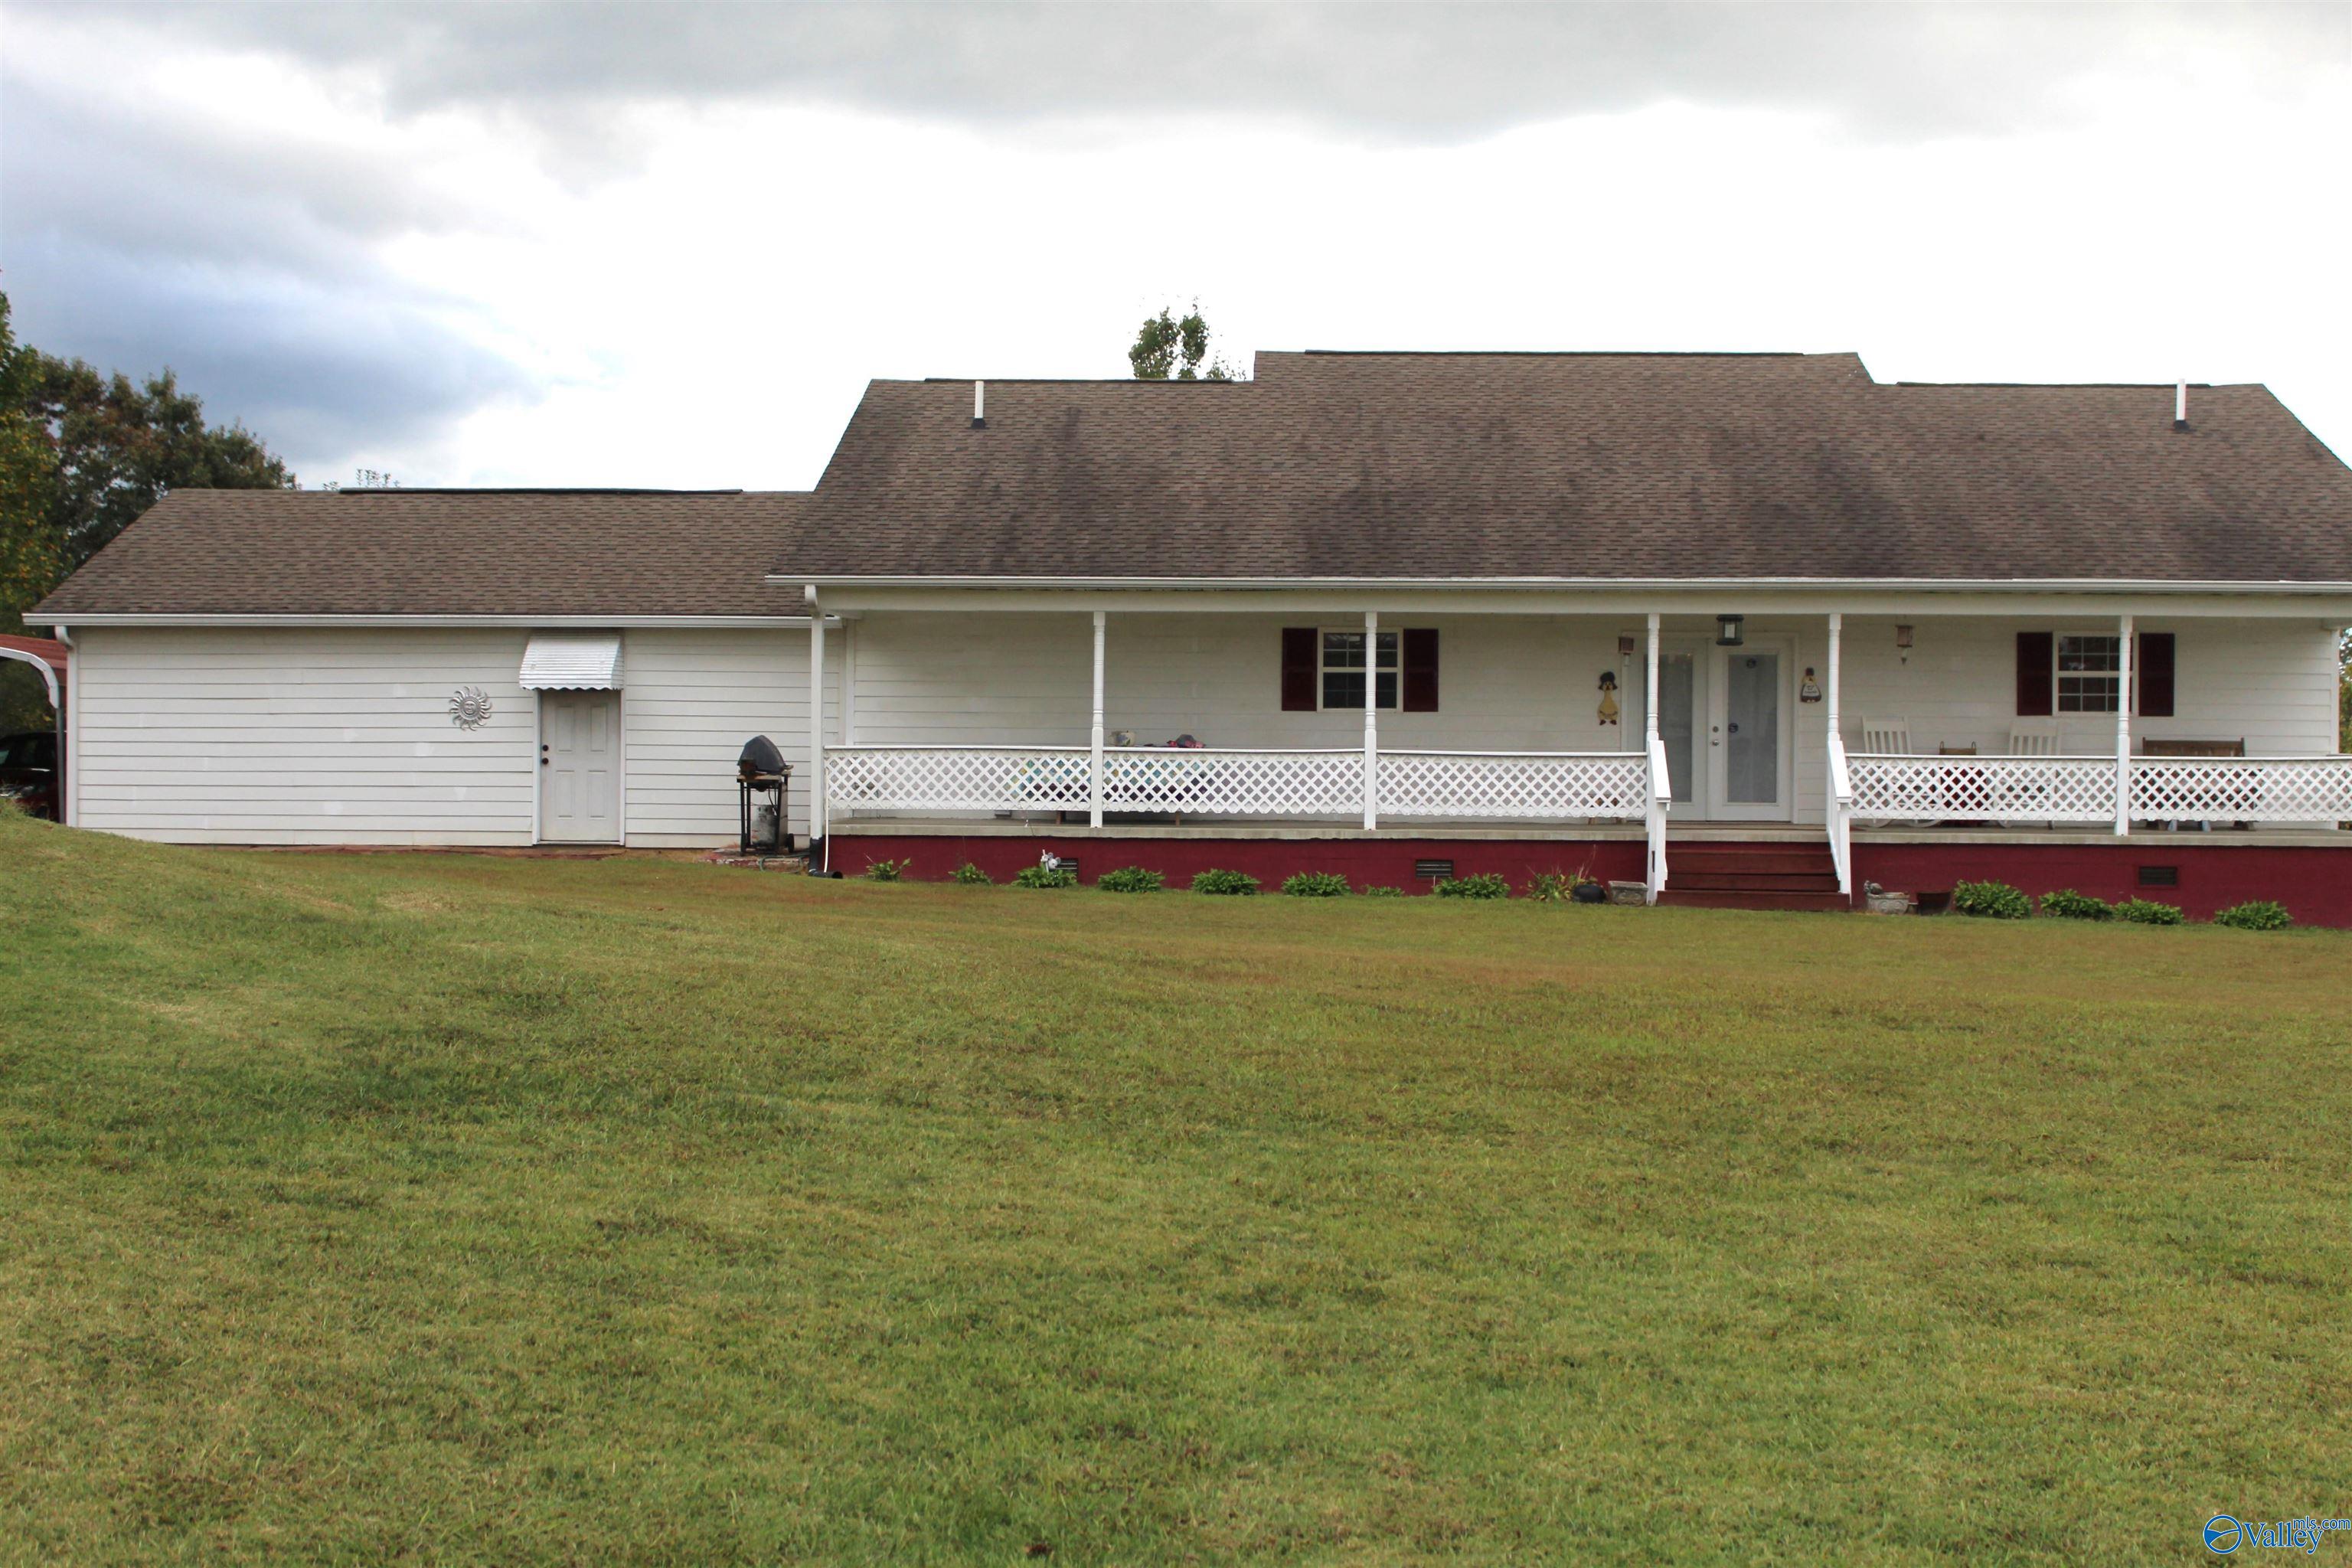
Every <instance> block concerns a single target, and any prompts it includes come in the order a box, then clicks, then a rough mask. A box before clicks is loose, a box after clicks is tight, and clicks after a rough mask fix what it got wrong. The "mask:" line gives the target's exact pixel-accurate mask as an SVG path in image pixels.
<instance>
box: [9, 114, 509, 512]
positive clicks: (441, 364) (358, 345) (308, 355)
mask: <svg viewBox="0 0 2352 1568" xmlns="http://www.w3.org/2000/svg"><path fill="white" fill-rule="evenodd" d="M0 195H5V208H0V211H4V212H5V220H6V221H5V229H0V266H5V273H0V287H5V288H6V289H7V290H8V293H9V297H10V301H11V304H12V305H13V306H14V309H15V314H16V329H17V331H18V334H19V335H20V336H21V337H22V338H23V339H24V340H25V341H26V342H31V343H34V344H37V346H39V347H41V348H43V349H46V350H47V351H49V352H50V353H58V354H63V355H67V356H69V357H75V358H81V359H87V360H89V361H90V362H91V363H94V364H97V365H99V366H100V368H102V369H107V370H121V371H125V372H127V373H129V374H133V375H145V374H152V373H153V372H155V371H158V370H161V369H163V367H165V366H166V365H168V366H170V367H171V368H172V369H173V370H175V371H177V372H178V373H179V374H180V376H181V380H182V383H183V384H184V385H185V386H187V387H188V388H189V389H190V390H192V391H194V392H195V393H197V394H198V395H201V396H202V397H203V398H204V399H205V410H206V413H207V414H208V415H210V416H212V417H214V418H216V419H224V420H225V419H238V420H242V421H243V422H245V423H246V424H247V426H251V427H252V428H254V429H256V430H257V431H258V432H260V433H261V434H262V436H263V437H264V438H265V439H267V440H268V442H269V443H270V445H271V447H273V448H274V449H276V450H277V451H278V452H279V453H280V454H281V455H283V456H285V457H287V458H289V461H291V462H292V463H293V464H294V465H295V467H296V468H297V470H298V471H302V470H305V469H310V470H313V471H315V470H317V469H318V468H320V465H321V463H322V462H324V461H325V460H327V458H329V456H330V455H331V456H332V457H333V458H334V459H335V460H337V461H338V462H340V458H341V455H342V454H344V453H346V452H349V451H352V450H353V449H355V448H356V449H360V450H366V449H369V448H371V447H374V446H376V445H378V444H391V443H394V442H397V441H399V440H402V439H404V438H405V437H410V436H415V435H423V434H425V433H427V432H430V431H432V430H433V429H435V428H436V427H437V426H440V425H441V424H443V423H444V422H445V421H446V420H447V419H448V418H450V417H452V416H457V415H461V414H463V413H465V412H467V411H468V410H470V409H473V408H476V407H478V406H480V405H483V404H484V403H486V402H488V401H491V400H493V399H498V398H504V397H529V396H532V395H536V394H537V393H538V392H539V391H540V388H539V386H538V385H537V384H536V381H535V378H534V377H533V376H531V375H530V374H527V373H526V372H525V371H523V370H522V369H521V368H520V367H519V366H517V365H514V364H512V363H509V362H508V361H506V360H505V359H503V358H501V357H500V356H499V355H498V354H496V353H490V352H488V351H487V350H485V349H483V348H481V347H480V346H479V345H478V342H476V341H475V340H474V339H473V338H472V337H471V336H470V335H469V334H467V332H466V331H462V330H460V327H459V325H458V324H457V323H458V321H459V320H460V319H461V316H460V312H461V310H462V307H461V306H460V305H458V304H457V302H456V301H452V300H443V299H437V298H435V297H433V296H431V295H429V294H426V293H424V292H421V291H419V290H418V289H415V287H414V286H412V285H409V284H406V283H404V282H403V281H401V280H399V279H394V278H392V277H390V276H388V275H387V274H386V272H385V270H384V269H383V267H382V266H381V265H380V264H379V263H378V262H377V261H376V259H375V257H374V252H373V243H374V242H376V241H379V240H382V239H384V238H387V237H392V236H394V235H398V234H403V233H411V232H418V231H427V232H432V231H448V230H452V229H459V228H480V227H485V226H496V222H497V220H496V217H495V215H492V214H488V213H482V212H478V211H472V210H469V209H467V207H465V206H464V205H462V204H459V203H454V202H452V201H451V200H449V199H447V198H446V196H444V195H440V194H438V193H434V192H429V191H427V190H425V188H424V187H423V186H421V185H420V184H418V182H417V181H416V180H415V179H414V178H413V177H412V176H411V175H410V174H409V172H408V171H407V170H406V169H404V167H403V166H402V165H401V164H400V163H399V162H398V160H397V159H396V158H394V157H393V156H391V155H390V154H386V153H360V152H354V151H351V150H348V149H334V148H328V147H324V146H321V145H317V144H304V143H300V142H282V141H270V142H264V141H261V140H259V139H257V138H256V137H254V136H253V135H252V134H251V133H250V132H246V131H243V130H240V129H237V128H236V127H234V126H231V125H228V124H226V123H223V122H217V121H209V120H205V119H202V118H199V117H195V116H193V115H191V114H189V113H188V112H187V111H185V110H166V109H163V108H159V107H155V106H151V105H143V104H140V103H137V102H124V101H121V100H115V101H112V102H108V101H105V100H98V99H95V98H93V97H83V96H79V95H77V96H61V95H59V94H57V93H54V92H51V91H49V90H47V89H46V88H45V87H43V86H42V85H41V84H40V83H38V82H37V81H32V80H27V79H22V78H20V77H16V78H12V79H9V80H8V82H7V87H6V95H5V120H0ZM316 477H324V478H331V477H334V476H333V475H331V474H324V475H316Z"/></svg>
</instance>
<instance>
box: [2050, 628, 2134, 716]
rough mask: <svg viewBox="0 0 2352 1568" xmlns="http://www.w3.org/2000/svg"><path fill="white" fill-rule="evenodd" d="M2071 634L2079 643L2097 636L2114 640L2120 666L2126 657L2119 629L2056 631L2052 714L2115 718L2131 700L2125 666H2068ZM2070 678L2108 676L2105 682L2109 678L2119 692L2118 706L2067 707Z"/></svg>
mask: <svg viewBox="0 0 2352 1568" xmlns="http://www.w3.org/2000/svg"><path fill="white" fill-rule="evenodd" d="M2070 637H2071V638H2073V639H2074V640H2075V641H2077V642H2084V641H2090V640H2094V639H2095V640H2097V641H2100V642H2107V643H2113V644H2115V645H2116V662H2117V663H2118V665H2120V664H2121V662H2122V658H2123V638H2122V637H2121V636H2119V635H2118V634H2117V633H2116V632H2114V631H2112V630H2109V631H2065V630H2059V631H2055V632H2053V633H2052V635H2051V637H2050V713H2051V716H2052V717H2053V718H2058V719H2063V718H2067V717H2070V716H2072V717H2075V718H2095V719H2096V718H2112V717H2114V716H2115V715H2116V713H2118V712H2120V711H2121V710H2122V708H2123V704H2124V703H2125V702H2126V700H2128V694H2127V693H2126V691H2125V690H2124V681H2123V671H2122V670H2121V668H2116V669H2076V670H2069V669H2068V668H2066V666H2065V658H2066V654H2065V648H2066V642H2067V639H2068V638H2070ZM2135 673H2137V672H2135ZM2070 678H2071V679H2074V680H2077V681H2081V680H2085V679H2091V680H2098V679H2104V680H2105V681H2106V682H2108V683H2109V684H2111V685H2113V686H2114V688H2115V691H2116V706H2115V707H2113V708H2069V707H2067V706H2066V687H2065V682H2066V681H2067V680H2068V679H2070ZM2133 706H2134V707H2137V706H2138V705H2137V703H2134V704H2133Z"/></svg>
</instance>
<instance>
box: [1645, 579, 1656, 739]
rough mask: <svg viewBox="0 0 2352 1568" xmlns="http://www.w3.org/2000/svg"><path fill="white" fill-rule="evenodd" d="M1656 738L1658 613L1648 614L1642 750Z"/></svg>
mask: <svg viewBox="0 0 2352 1568" xmlns="http://www.w3.org/2000/svg"><path fill="white" fill-rule="evenodd" d="M1657 738H1658V613H1657V612H1656V611H1655V610H1653V611H1651V612H1650V663H1649V668H1648V673H1647V674H1645V675H1644V676H1643V678H1642V749H1643V751H1644V752H1647V751H1649V750H1651V749H1652V748H1651V742H1654V741H1655V740H1656V739H1657Z"/></svg>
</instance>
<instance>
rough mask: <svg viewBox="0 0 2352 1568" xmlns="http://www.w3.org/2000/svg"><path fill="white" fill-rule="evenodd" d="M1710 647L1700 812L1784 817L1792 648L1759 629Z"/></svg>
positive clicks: (1726, 817)
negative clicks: (1740, 641) (1739, 641)
mask: <svg viewBox="0 0 2352 1568" xmlns="http://www.w3.org/2000/svg"><path fill="white" fill-rule="evenodd" d="M1709 652H1710V653H1711V654H1712V656H1713V657H1712V658H1711V659H1710V660H1709V667H1708V675H1709V677H1710V679H1708V681H1707V734H1706V741H1707V744H1706V755H1707V763H1706V773H1707V797H1708V798H1707V812H1706V815H1707V816H1710V817H1713V818H1715V819H1716V820H1717V821H1728V822H1741V821H1747V822H1786V821H1788V820H1789V796H1790V781H1791V778H1792V770H1791V768H1790V749H1791V744H1790V743H1791V741H1792V739H1793V736H1792V732H1791V723H1790V721H1791V714H1790V700H1789V665H1790V661H1791V659H1792V658H1794V655H1795V650H1794V649H1793V648H1792V647H1790V644H1789V642H1788V639H1786V638H1784V637H1772V636H1764V637H1752V638H1750V639H1749V640H1748V643H1747V644H1745V645H1744V646H1742V647H1711V648H1710V649H1709ZM1658 684H1659V685H1660V686H1661V687H1662V688H1663V687H1664V686H1665V681H1664V679H1660V681H1659V683H1658Z"/></svg>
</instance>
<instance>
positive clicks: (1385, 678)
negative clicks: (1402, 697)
mask: <svg viewBox="0 0 2352 1568" xmlns="http://www.w3.org/2000/svg"><path fill="white" fill-rule="evenodd" d="M1379 680H1380V683H1381V707H1383V708H1393V707H1395V706H1396V705H1397V678H1396V671H1395V670H1393V669H1384V670H1382V671H1381V673H1380V676H1379Z"/></svg>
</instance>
